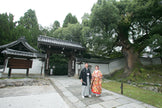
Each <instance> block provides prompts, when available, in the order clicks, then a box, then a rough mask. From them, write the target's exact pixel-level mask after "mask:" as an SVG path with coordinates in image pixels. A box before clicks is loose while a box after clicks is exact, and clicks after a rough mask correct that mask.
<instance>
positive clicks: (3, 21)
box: [0, 13, 16, 45]
mask: <svg viewBox="0 0 162 108" xmlns="http://www.w3.org/2000/svg"><path fill="white" fill-rule="evenodd" d="M15 27H16V23H15V22H14V21H13V15H12V14H9V15H8V14H7V13H3V14H0V38H1V40H0V45H3V44H7V43H9V42H12V41H14V40H15V38H16V33H15Z"/></svg>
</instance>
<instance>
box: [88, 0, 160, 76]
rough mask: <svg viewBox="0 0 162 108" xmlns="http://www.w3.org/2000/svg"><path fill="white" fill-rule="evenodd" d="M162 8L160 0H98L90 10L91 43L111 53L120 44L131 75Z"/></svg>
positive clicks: (128, 72)
mask: <svg viewBox="0 0 162 108" xmlns="http://www.w3.org/2000/svg"><path fill="white" fill-rule="evenodd" d="M161 9H162V5H161V4H160V0H148V1H142V0H132V1H130V0H120V1H115V0H112V1H106V0H102V1H101V0H99V1H98V2H97V3H96V4H95V5H94V6H93V8H92V13H91V27H92V28H93V30H94V35H93V44H92V46H93V47H94V49H97V50H98V52H97V53H98V54H99V55H104V54H106V53H107V55H108V54H110V53H111V52H112V51H113V49H114V48H115V47H117V46H121V47H122V50H121V52H122V53H123V55H124V56H125V58H126V61H127V65H126V68H125V72H126V73H127V74H128V75H129V74H130V73H131V72H132V70H133V69H134V68H136V67H137V66H139V65H138V64H140V60H139V59H138V58H139V55H140V54H141V53H142V51H143V50H144V49H145V48H146V47H147V46H148V45H149V43H150V41H149V40H150V38H151V37H153V36H154V35H153V33H152V32H151V31H152V28H153V27H155V26H156V25H158V24H159V23H161V11H162V10H161ZM119 10H120V11H119ZM95 44H96V45H95ZM95 51H96V50H95ZM101 52H103V53H101Z"/></svg>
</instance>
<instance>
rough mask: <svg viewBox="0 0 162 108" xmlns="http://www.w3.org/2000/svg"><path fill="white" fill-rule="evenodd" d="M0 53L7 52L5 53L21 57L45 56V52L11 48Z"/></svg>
mask: <svg viewBox="0 0 162 108" xmlns="http://www.w3.org/2000/svg"><path fill="white" fill-rule="evenodd" d="M2 53H3V54H7V55H14V56H22V57H31V58H46V56H45V54H41V53H33V52H25V51H17V50H13V49H6V50H3V51H2Z"/></svg>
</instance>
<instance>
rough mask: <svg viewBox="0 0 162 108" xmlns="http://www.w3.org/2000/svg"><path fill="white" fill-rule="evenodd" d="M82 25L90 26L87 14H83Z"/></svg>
mask: <svg viewBox="0 0 162 108" xmlns="http://www.w3.org/2000/svg"><path fill="white" fill-rule="evenodd" d="M82 25H83V26H90V15H89V14H88V13H84V15H83V17H82Z"/></svg>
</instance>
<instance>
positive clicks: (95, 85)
mask: <svg viewBox="0 0 162 108" xmlns="http://www.w3.org/2000/svg"><path fill="white" fill-rule="evenodd" d="M101 83H102V73H101V71H100V70H95V71H94V72H93V73H92V87H91V89H92V90H91V91H92V92H93V93H95V94H101V92H102V84H101Z"/></svg>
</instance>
